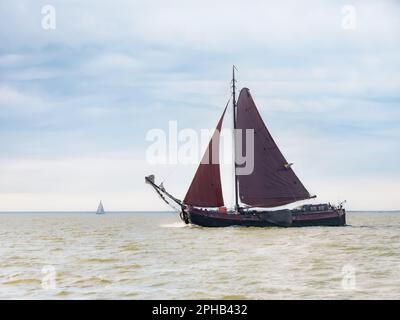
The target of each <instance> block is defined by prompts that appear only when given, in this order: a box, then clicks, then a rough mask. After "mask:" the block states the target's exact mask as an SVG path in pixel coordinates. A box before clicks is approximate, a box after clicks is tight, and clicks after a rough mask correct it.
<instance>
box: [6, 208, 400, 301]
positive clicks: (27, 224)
mask: <svg viewBox="0 0 400 320" xmlns="http://www.w3.org/2000/svg"><path fill="white" fill-rule="evenodd" d="M178 219H179V218H177V217H175V216H166V215H163V214H152V215H151V216H149V215H129V214H113V215H104V216H102V217H101V218H100V219H98V216H96V215H88V214H83V213H82V214H74V215H73V219H71V215H68V214H57V215H54V216H52V215H50V214H48V213H47V214H43V215H41V214H35V215H18V214H7V215H0V224H1V228H2V232H1V233H0V243H1V246H0V257H1V259H0V299H11V298H17V299H29V298H33V299H38V298H39V299H40V298H44V299H81V298H82V299H85V298H88V299H111V298H121V299H169V298H171V299H183V298H185V299H212V298H215V299H293V298H295V299H297V298H298V299H312V298H320V299H377V298H382V299H400V278H399V277H398V272H397V271H398V270H399V268H400V214H399V215H396V214H393V213H390V214H387V215H386V214H383V213H379V214H373V213H370V212H369V213H354V214H352V213H350V214H349V218H348V221H349V224H351V227H347V228H300V229H296V228H288V229H280V228H261V229H259V228H221V229H216V228H211V229H209V228H193V227H190V226H187V225H185V224H184V223H183V222H181V221H179V220H178Z"/></svg>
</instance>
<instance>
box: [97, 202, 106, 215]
mask: <svg viewBox="0 0 400 320" xmlns="http://www.w3.org/2000/svg"><path fill="white" fill-rule="evenodd" d="M105 213H106V212H105V211H104V207H103V203H102V202H101V200H100V203H99V206H98V207H97V211H96V214H105Z"/></svg>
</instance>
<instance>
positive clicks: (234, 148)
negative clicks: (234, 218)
mask: <svg viewBox="0 0 400 320" xmlns="http://www.w3.org/2000/svg"><path fill="white" fill-rule="evenodd" d="M235 69H236V67H235V66H234V65H233V66H232V109H233V113H232V114H233V165H234V174H235V179H234V184H235V211H237V212H239V199H238V179H237V175H236V80H235Z"/></svg>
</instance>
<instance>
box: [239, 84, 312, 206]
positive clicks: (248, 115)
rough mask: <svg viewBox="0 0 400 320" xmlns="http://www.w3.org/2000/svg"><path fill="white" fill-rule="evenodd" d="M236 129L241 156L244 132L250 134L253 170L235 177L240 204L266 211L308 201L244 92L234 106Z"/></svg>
mask: <svg viewBox="0 0 400 320" xmlns="http://www.w3.org/2000/svg"><path fill="white" fill-rule="evenodd" d="M237 129H241V130H242V132H241V134H242V139H241V140H242V148H241V149H242V153H243V154H246V139H245V137H244V135H245V131H246V129H253V130H254V170H253V172H252V173H251V174H249V175H239V176H238V181H239V196H240V201H241V202H242V203H244V204H247V205H250V206H254V207H267V208H268V207H277V206H281V205H285V204H288V203H292V202H295V201H299V200H304V199H309V198H310V194H309V193H308V191H307V190H306V188H305V187H304V186H303V184H302V183H301V181H300V180H299V178H297V176H296V174H295V173H294V171H293V170H292V168H291V166H290V164H288V163H287V161H286V159H285V157H284V156H283V155H282V153H281V151H280V150H279V148H278V146H277V145H276V143H275V141H274V139H273V138H272V136H271V134H270V133H269V131H268V129H267V127H266V126H265V123H264V121H263V120H262V118H261V116H260V114H259V112H258V110H257V107H256V105H255V103H254V101H253V98H252V97H251V95H250V92H249V89H247V88H243V89H242V90H241V91H240V95H239V99H238V103H237ZM238 149H239V150H240V148H238Z"/></svg>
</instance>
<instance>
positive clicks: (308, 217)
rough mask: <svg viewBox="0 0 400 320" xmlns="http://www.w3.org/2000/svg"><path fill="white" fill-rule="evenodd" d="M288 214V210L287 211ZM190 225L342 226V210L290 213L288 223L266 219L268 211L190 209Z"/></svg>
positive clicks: (343, 217)
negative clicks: (224, 211)
mask: <svg viewBox="0 0 400 320" xmlns="http://www.w3.org/2000/svg"><path fill="white" fill-rule="evenodd" d="M287 211H289V212H290V210H287ZM187 213H188V218H189V221H190V223H192V224H195V225H198V226H202V227H230V226H244V227H309V226H344V225H346V212H345V210H344V209H335V210H327V211H320V212H315V213H300V214H299V213H291V219H290V221H289V222H288V221H284V222H281V221H276V220H273V219H269V218H266V216H265V214H266V213H270V212H269V211H265V212H263V211H253V212H249V213H242V214H227V213H219V212H217V211H211V210H205V209H197V208H190V209H189V210H187Z"/></svg>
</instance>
